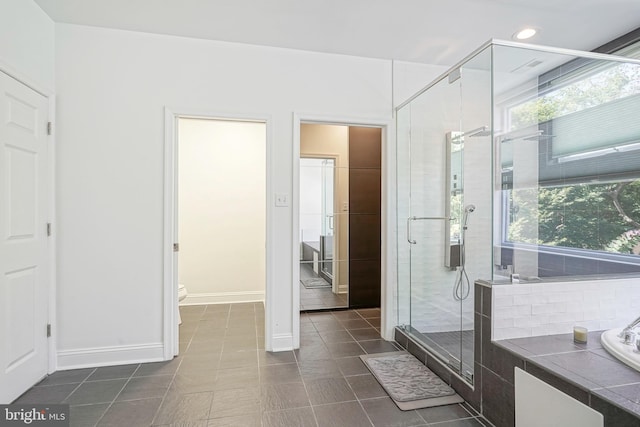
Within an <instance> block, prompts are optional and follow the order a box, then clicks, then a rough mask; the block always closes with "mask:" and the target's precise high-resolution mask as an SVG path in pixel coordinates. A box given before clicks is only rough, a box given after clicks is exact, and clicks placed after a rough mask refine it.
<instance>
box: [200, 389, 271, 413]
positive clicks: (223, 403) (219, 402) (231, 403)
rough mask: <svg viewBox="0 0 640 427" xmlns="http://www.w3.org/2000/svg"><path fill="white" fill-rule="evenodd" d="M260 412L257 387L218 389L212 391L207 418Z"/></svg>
mask: <svg viewBox="0 0 640 427" xmlns="http://www.w3.org/2000/svg"><path fill="white" fill-rule="evenodd" d="M254 412H260V389H259V387H248V388H237V389H232V390H220V391H216V392H214V393H213V401H212V402H211V411H210V412H209V418H226V417H237V416H241V415H247V414H251V413H254Z"/></svg>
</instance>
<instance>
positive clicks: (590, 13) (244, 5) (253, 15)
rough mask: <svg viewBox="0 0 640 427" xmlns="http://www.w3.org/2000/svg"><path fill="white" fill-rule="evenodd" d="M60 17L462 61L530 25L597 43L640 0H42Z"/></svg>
mask: <svg viewBox="0 0 640 427" xmlns="http://www.w3.org/2000/svg"><path fill="white" fill-rule="evenodd" d="M35 2H36V3H37V4H38V5H40V7H41V8H42V9H43V10H44V11H45V12H46V13H47V14H48V15H49V16H50V17H51V18H52V19H53V20H54V21H55V22H63V23H72V24H81V25H90V26H97V27H106V28H118V29H123V30H131V31H142V32H149V33H157V34H170V35H176V36H184V37H195V38H201V39H212V40H221V41H228V42H238V43H248V44H255V45H263V46H274V47H282V48H292V49H302V50H309V51H317V52H325V53H337V54H345V55H355V56H364V57H371V58H382V59H395V60H400V61H410V62H422V63H429V64H438V65H452V64H453V63H455V62H457V61H459V60H460V59H462V58H463V57H464V56H466V55H467V54H468V53H470V52H471V51H473V50H474V49H475V48H477V47H478V46H480V45H481V44H482V43H484V42H485V41H487V40H489V39H490V38H497V39H505V40H509V39H511V36H512V35H513V33H515V32H516V31H517V30H519V29H521V28H522V27H524V26H534V27H537V28H539V29H540V33H539V35H538V36H536V37H535V38H534V39H531V40H530V42H531V43H535V44H543V45H549V46H557V47H565V48H571V49H581V50H591V49H593V48H595V47H598V46H600V45H602V44H604V43H606V42H608V41H610V40H612V39H614V38H616V37H618V36H621V35H623V34H625V33H627V32H629V31H631V30H633V29H635V28H637V27H640V0H440V1H435V0H315V1H311V0H227V1H222V0H35Z"/></svg>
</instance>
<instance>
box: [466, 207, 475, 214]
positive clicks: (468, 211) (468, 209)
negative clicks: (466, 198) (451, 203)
mask: <svg viewBox="0 0 640 427" xmlns="http://www.w3.org/2000/svg"><path fill="white" fill-rule="evenodd" d="M475 210H476V205H467V206H465V207H464V212H465V213H471V212H473V211H475Z"/></svg>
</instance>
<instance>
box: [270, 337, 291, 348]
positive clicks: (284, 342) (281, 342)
mask: <svg viewBox="0 0 640 427" xmlns="http://www.w3.org/2000/svg"><path fill="white" fill-rule="evenodd" d="M271 346H272V350H271V351H276V352H277V351H291V350H293V335H292V334H275V335H274V336H273V338H272V339H271Z"/></svg>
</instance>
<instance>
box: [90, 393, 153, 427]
mask: <svg viewBox="0 0 640 427" xmlns="http://www.w3.org/2000/svg"><path fill="white" fill-rule="evenodd" d="M160 402H162V399H160V398H156V399H142V400H130V401H128V402H116V403H114V404H113V405H111V407H110V408H109V409H107V412H105V414H104V416H103V417H102V419H101V420H100V422H99V423H98V426H105V427H106V426H113V427H122V426H127V427H138V426H140V427H147V426H149V425H151V422H152V421H153V417H154V415H155V414H156V411H157V410H158V408H159V407H160Z"/></svg>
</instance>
